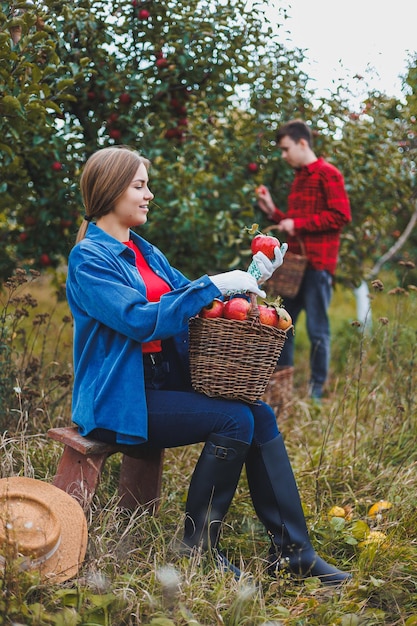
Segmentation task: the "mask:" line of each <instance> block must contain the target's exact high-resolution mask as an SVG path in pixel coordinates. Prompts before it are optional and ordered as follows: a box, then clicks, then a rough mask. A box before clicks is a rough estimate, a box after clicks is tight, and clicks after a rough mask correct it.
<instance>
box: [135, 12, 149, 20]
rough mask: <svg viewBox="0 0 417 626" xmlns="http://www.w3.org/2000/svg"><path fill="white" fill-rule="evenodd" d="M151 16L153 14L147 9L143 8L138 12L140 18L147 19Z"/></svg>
mask: <svg viewBox="0 0 417 626" xmlns="http://www.w3.org/2000/svg"><path fill="white" fill-rule="evenodd" d="M150 16H151V14H150V13H149V11H147V10H146V9H141V10H140V11H139V13H138V18H139V19H140V20H147V19H148V18H149V17H150Z"/></svg>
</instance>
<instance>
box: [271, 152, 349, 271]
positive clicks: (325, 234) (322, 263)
mask: <svg viewBox="0 0 417 626" xmlns="http://www.w3.org/2000/svg"><path fill="white" fill-rule="evenodd" d="M285 218H291V219H293V220H294V228H295V232H296V237H288V247H289V250H291V252H296V253H298V254H299V253H300V246H299V243H298V241H297V236H298V237H300V238H301V239H302V240H303V242H304V246H305V251H306V255H307V257H308V262H309V267H312V268H313V269H316V270H327V271H328V272H330V273H331V274H334V273H335V271H336V265H337V261H338V255H339V246H340V231H341V230H342V228H343V226H344V225H345V224H347V223H348V222H350V220H351V219H352V218H351V213H350V203H349V198H348V196H347V193H346V189H345V185H344V180H343V176H342V174H341V173H340V172H339V170H338V169H337V168H336V167H334V165H331V163H328V162H327V161H325V160H324V159H323V158H319V159H317V161H314V163H311V164H310V165H306V166H304V167H302V168H300V169H298V170H296V173H295V177H294V181H293V183H292V186H291V191H290V194H289V196H288V209H287V212H286V213H284V212H283V211H280V210H279V209H277V208H276V209H275V211H274V213H273V214H272V216H271V219H272V220H273V221H274V222H277V223H279V222H280V221H281V220H283V219H285Z"/></svg>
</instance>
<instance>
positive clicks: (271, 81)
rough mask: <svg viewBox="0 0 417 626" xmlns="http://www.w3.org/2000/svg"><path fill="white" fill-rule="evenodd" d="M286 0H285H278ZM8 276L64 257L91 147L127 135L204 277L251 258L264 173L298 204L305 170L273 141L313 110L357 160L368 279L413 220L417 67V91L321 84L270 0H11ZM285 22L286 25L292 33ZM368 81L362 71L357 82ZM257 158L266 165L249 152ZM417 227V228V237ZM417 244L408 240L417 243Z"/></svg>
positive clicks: (321, 129)
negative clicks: (272, 18) (295, 178)
mask: <svg viewBox="0 0 417 626" xmlns="http://www.w3.org/2000/svg"><path fill="white" fill-rule="evenodd" d="M275 4H276V3H275ZM0 8H1V11H0V43H1V52H0V81H1V82H0V112H1V120H0V137H1V140H0V152H1V156H0V175H1V176H0V191H1V194H0V241H1V243H2V245H1V246H0V277H2V278H3V279H4V278H6V277H8V276H9V275H11V272H12V270H13V269H14V268H15V267H16V266H24V267H33V268H41V267H49V266H51V267H57V266H58V265H60V264H61V263H62V261H63V260H64V261H65V258H66V256H67V254H68V252H69V250H70V248H71V246H72V245H73V242H74V238H75V234H76V230H77V227H78V224H79V223H80V220H81V216H82V214H83V209H82V206H81V201H80V197H79V192H78V177H79V173H80V169H81V167H82V165H83V163H84V162H85V159H86V158H87V157H88V155H89V154H91V153H92V152H93V151H95V150H96V149H97V148H99V147H102V146H107V145H113V144H127V145H131V146H134V147H136V148H137V149H138V150H140V151H141V152H142V153H143V154H145V155H146V156H147V157H148V158H149V159H150V160H151V161H152V163H153V167H152V170H151V184H152V187H153V191H154V193H155V196H156V199H155V203H156V204H155V205H154V206H153V208H152V212H151V214H150V219H149V224H148V225H147V226H146V227H145V228H144V231H143V232H144V233H145V236H147V237H148V238H149V239H150V240H152V241H153V242H154V243H155V244H156V245H158V246H160V247H161V248H162V249H163V250H164V251H165V252H166V253H167V254H168V256H169V258H170V259H171V261H172V262H173V263H174V264H176V265H177V266H179V267H180V268H181V269H182V270H183V271H184V272H185V273H187V274H188V275H190V277H195V276H197V275H199V274H201V273H205V272H210V271H216V270H219V269H226V268H228V267H236V266H239V265H242V264H244V263H246V260H247V259H246V258H245V257H247V255H248V247H249V246H248V238H247V237H245V235H244V234H243V228H244V227H245V226H248V225H250V224H251V223H252V222H254V221H256V222H259V223H261V226H266V225H267V224H266V222H265V220H264V219H263V216H262V215H261V214H260V212H259V211H258V210H256V208H254V188H255V186H256V185H257V184H259V183H261V182H264V183H266V184H268V185H269V186H270V187H271V189H272V192H273V195H274V198H275V200H276V201H277V203H279V204H280V206H282V207H283V208H285V202H286V197H287V193H288V187H289V184H290V181H291V179H292V172H291V170H290V169H289V168H287V167H285V165H283V163H282V161H281V160H280V158H279V154H278V150H277V147H276V144H275V141H274V137H275V132H276V129H277V127H278V126H279V125H280V124H281V123H282V122H284V121H286V120H288V119H290V118H292V117H295V116H297V117H299V116H301V117H302V118H304V119H305V120H306V121H308V122H309V123H311V125H312V127H313V129H314V131H315V135H316V137H315V141H316V152H317V153H319V154H322V155H324V156H326V157H327V158H328V159H329V160H331V161H333V162H334V163H335V165H337V166H338V167H339V168H340V169H341V170H342V172H343V173H344V175H345V178H346V184H347V187H348V190H349V195H350V198H351V202H352V212H353V216H354V219H353V223H352V225H351V226H350V228H349V229H347V230H346V231H345V233H344V239H343V246H342V253H341V264H340V269H339V279H340V280H343V281H344V282H346V283H349V284H357V283H358V282H359V281H360V279H361V278H362V276H363V275H364V274H366V273H367V271H368V270H369V268H370V267H372V265H373V263H374V262H375V260H376V259H378V258H379V256H380V255H381V253H383V252H384V251H385V250H386V249H388V248H389V247H390V246H391V245H392V244H393V243H394V242H395V240H396V238H398V235H399V233H400V232H401V231H402V230H403V228H404V227H405V225H406V223H407V222H408V220H409V218H410V215H411V213H412V211H413V210H414V207H413V204H412V202H411V201H410V198H411V195H412V191H413V188H414V185H415V162H414V158H415V147H416V141H415V131H414V128H415V113H416V107H417V105H416V98H415V95H414V86H415V82H416V71H415V67H414V64H413V63H410V69H409V74H408V77H407V82H408V92H409V96H408V98H407V100H406V101H404V102H399V101H397V100H393V99H389V98H387V97H386V96H385V95H384V94H379V93H375V92H369V91H367V90H366V84H364V87H363V89H364V92H366V95H365V96H364V101H363V106H362V105H361V109H360V110H359V111H352V110H351V107H352V105H348V104H347V101H346V100H345V98H344V96H343V93H344V92H343V91H342V86H338V87H336V88H335V89H334V92H333V93H331V92H330V90H329V97H328V99H317V98H315V94H314V93H313V92H312V91H310V90H309V89H308V88H307V80H308V77H307V76H306V75H305V74H304V73H303V71H302V70H301V69H300V67H301V62H302V59H303V54H302V51H300V50H289V49H287V47H286V46H285V45H284V44H283V41H284V40H285V39H284V35H283V33H284V30H285V16H286V13H285V10H284V9H283V8H282V7H281V8H280V7H279V6H278V7H277V14H278V21H279V22H280V24H281V26H280V27H279V28H278V29H277V28H275V29H272V27H271V26H270V25H269V24H268V23H267V21H266V19H265V16H264V14H263V11H262V3H256V2H255V3H254V6H253V8H252V9H251V10H250V11H249V10H248V8H247V3H246V2H245V1H244V0H234V1H233V2H226V1H225V0H213V1H212V2H207V1H202V0H190V1H188V0H187V1H185V0H184V1H182V0H175V1H174V0H171V1H170V0H145V1H143V2H140V1H139V0H133V2H126V1H123V2H122V1H117V0H116V1H115V2H108V1H107V0H75V1H74V2H71V3H62V2H58V1H55V0H44V1H39V0H35V1H34V2H0ZM281 33H282V35H281ZM361 81H364V79H362V78H361V77H358V82H359V83H361ZM249 164H252V166H253V167H252V168H248V165H249ZM413 241H414V243H415V238H414V240H413ZM404 250H405V252H406V249H404Z"/></svg>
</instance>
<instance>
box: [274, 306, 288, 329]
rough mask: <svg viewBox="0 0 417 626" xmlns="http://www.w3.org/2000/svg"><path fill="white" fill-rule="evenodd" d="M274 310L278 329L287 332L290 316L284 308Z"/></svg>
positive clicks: (279, 307)
mask: <svg viewBox="0 0 417 626" xmlns="http://www.w3.org/2000/svg"><path fill="white" fill-rule="evenodd" d="M275 310H276V312H277V315H278V324H277V327H278V328H281V330H287V329H288V328H289V327H290V326H292V319H291V315H290V314H289V313H288V311H287V310H286V309H284V307H282V306H278V307H275Z"/></svg>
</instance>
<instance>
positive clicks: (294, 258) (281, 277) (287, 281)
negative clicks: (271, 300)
mask: <svg viewBox="0 0 417 626" xmlns="http://www.w3.org/2000/svg"><path fill="white" fill-rule="evenodd" d="M276 229H277V226H270V227H269V228H266V229H265V231H264V232H265V233H268V232H270V231H272V230H276ZM298 242H299V244H300V248H301V251H302V254H295V253H294V252H287V253H286V255H285V257H284V262H283V264H282V265H281V267H279V268H278V269H277V270H275V272H274V273H273V274H272V276H271V278H270V279H269V280H268V281H267V282H266V283H265V289H266V291H267V293H268V296H274V297H277V296H282V297H283V298H295V296H296V295H297V294H298V292H299V290H300V285H301V281H302V280H303V276H304V272H305V269H306V267H307V263H308V259H307V257H306V255H305V247H304V243H303V241H302V240H301V239H299V238H298Z"/></svg>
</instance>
